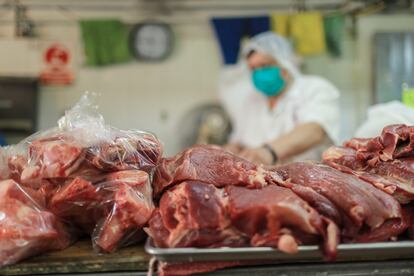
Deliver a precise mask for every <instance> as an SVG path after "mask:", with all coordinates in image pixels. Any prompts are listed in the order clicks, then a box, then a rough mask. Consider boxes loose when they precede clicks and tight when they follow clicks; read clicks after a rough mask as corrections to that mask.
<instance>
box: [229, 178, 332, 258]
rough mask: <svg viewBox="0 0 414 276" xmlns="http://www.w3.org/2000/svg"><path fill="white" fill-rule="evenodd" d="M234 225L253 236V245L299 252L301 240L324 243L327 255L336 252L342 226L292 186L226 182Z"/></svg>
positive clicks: (310, 242) (251, 238)
mask: <svg viewBox="0 0 414 276" xmlns="http://www.w3.org/2000/svg"><path fill="white" fill-rule="evenodd" d="M225 190H226V193H227V194H228V197H229V204H228V205H229V209H230V216H231V221H232V225H234V226H235V227H236V228H237V229H238V230H239V231H241V232H242V233H244V234H246V235H247V236H248V237H249V238H250V244H251V246H272V247H276V248H278V249H279V250H281V251H284V252H286V253H296V252H297V246H298V245H300V244H315V243H321V244H323V246H322V248H323V249H324V252H325V255H326V257H327V259H329V260H333V259H335V256H336V246H337V245H338V243H339V229H338V228H337V226H336V225H335V224H334V223H333V222H332V221H331V220H329V219H326V218H324V217H322V216H321V215H319V213H318V212H317V211H315V210H314V209H313V208H311V207H310V206H309V205H308V203H307V202H306V201H304V200H302V199H301V198H300V197H298V196H297V195H296V194H294V193H293V192H292V191H290V190H289V189H286V188H283V187H279V186H276V185H269V186H267V187H264V188H262V189H246V188H244V187H236V186H227V187H226V188H225Z"/></svg>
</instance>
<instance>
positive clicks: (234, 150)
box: [223, 144, 243, 155]
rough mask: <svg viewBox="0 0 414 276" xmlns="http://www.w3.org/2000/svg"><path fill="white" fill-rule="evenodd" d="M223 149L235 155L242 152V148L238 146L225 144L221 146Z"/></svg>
mask: <svg viewBox="0 0 414 276" xmlns="http://www.w3.org/2000/svg"><path fill="white" fill-rule="evenodd" d="M223 149H225V150H227V151H229V152H231V153H233V154H235V155H239V154H240V152H241V151H242V150H243V146H242V145H240V144H227V145H224V146H223Z"/></svg>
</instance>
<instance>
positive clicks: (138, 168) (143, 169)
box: [0, 93, 162, 252]
mask: <svg viewBox="0 0 414 276" xmlns="http://www.w3.org/2000/svg"><path fill="white" fill-rule="evenodd" d="M94 96H95V95H94V94H90V93H86V94H85V95H84V96H83V97H82V98H81V100H80V101H79V102H78V103H77V104H76V105H75V106H74V107H73V108H72V109H70V110H68V111H67V112H66V113H65V116H64V117H62V118H61V119H60V120H59V122H58V126H57V127H55V128H52V129H49V130H46V131H41V132H38V133H36V134H34V135H32V136H30V137H28V138H27V139H25V140H24V141H22V142H21V143H19V144H17V145H15V146H11V147H8V148H6V149H5V150H4V151H3V154H2V160H3V164H2V165H1V167H0V169H1V178H2V179H8V178H10V179H13V180H14V181H17V182H18V183H20V184H21V186H22V187H24V188H28V189H32V190H34V191H36V193H37V194H40V195H41V196H42V197H43V199H44V204H45V207H46V208H47V210H49V211H50V212H51V213H53V214H54V215H56V216H57V217H58V218H59V219H63V220H65V221H70V222H71V224H72V226H74V227H75V228H76V229H77V230H80V231H81V232H83V233H85V234H88V235H91V237H92V242H93V246H94V247H95V249H97V250H98V251H100V252H112V251H114V250H116V249H117V248H119V247H122V246H125V245H128V244H131V243H134V242H136V241H138V240H139V239H140V238H141V237H142V228H143V227H144V226H145V225H146V224H147V222H148V220H149V218H150V216H151V214H152V212H153V209H154V205H153V202H152V187H151V183H150V180H151V179H152V174H153V171H154V169H155V167H156V166H157V164H158V162H159V160H160V159H161V156H162V145H161V143H160V142H159V141H158V139H157V138H156V137H155V136H154V135H153V134H150V133H147V132H143V131H139V130H120V129H117V128H114V127H112V126H109V125H107V124H106V123H105V121H104V119H103V117H102V115H101V114H99V113H98V111H97V106H96V105H94V103H93V102H94V99H93V98H94Z"/></svg>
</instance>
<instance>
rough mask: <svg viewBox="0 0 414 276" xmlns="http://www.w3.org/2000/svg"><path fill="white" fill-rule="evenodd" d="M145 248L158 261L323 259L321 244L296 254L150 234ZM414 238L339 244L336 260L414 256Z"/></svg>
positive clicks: (393, 258)
mask: <svg viewBox="0 0 414 276" xmlns="http://www.w3.org/2000/svg"><path fill="white" fill-rule="evenodd" d="M145 251H146V252H147V253H148V254H150V255H152V256H154V257H155V258H156V259H157V260H159V261H170V262H195V261H234V260H263V261H265V260H266V261H271V262H272V263H274V262H276V263H289V262H323V256H322V254H321V251H320V250H319V248H318V246H316V245H304V246H299V252H298V253H297V254H286V253H283V252H281V251H279V250H277V249H274V248H271V247H237V248H230V247H219V248H158V247H155V246H154V245H153V241H152V239H151V238H148V240H147V242H146V244H145ZM413 258H414V241H398V242H379V243H359V244H340V245H339V246H338V256H337V261H378V260H395V259H413Z"/></svg>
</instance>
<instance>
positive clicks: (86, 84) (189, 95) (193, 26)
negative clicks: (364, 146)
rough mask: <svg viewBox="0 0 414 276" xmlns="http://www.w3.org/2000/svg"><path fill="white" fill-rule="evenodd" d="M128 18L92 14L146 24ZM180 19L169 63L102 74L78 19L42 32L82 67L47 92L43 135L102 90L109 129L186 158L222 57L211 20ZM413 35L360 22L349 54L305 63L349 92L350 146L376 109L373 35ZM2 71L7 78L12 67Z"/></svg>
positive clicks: (396, 23)
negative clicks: (185, 146) (133, 131)
mask: <svg viewBox="0 0 414 276" xmlns="http://www.w3.org/2000/svg"><path fill="white" fill-rule="evenodd" d="M124 13H125V14H119V13H117V14H112V13H108V14H107V15H103V14H102V12H99V13H96V14H95V13H93V12H92V11H91V12H90V15H88V16H92V17H101V16H110V17H114V16H116V17H119V18H120V19H121V20H124V21H128V22H134V21H136V22H138V21H139V20H138V19H134V16H133V15H131V14H130V13H129V12H124ZM126 13H128V14H126ZM33 16H38V17H39V18H43V19H44V18H46V19H54V18H61V17H62V14H60V13H57V12H56V13H52V12H47V13H46V12H40V11H38V12H36V14H33ZM6 17H7V15H5V16H4V17H3V18H6ZM179 18H180V20H178V21H177V22H172V27H173V29H174V32H175V35H176V45H175V49H174V51H173V54H172V55H171V56H170V58H168V59H167V60H165V61H163V62H161V63H154V64H151V63H142V62H135V61H133V62H130V63H125V64H120V65H113V66H107V67H102V68H93V67H87V66H83V65H82V46H81V45H82V44H81V38H80V30H79V28H78V25H77V23H76V20H75V19H74V20H73V21H70V20H67V22H66V23H59V24H55V23H54V22H53V20H51V21H50V23H47V21H44V22H43V23H42V24H41V25H39V26H38V27H37V31H38V34H39V36H40V37H44V38H48V39H56V40H65V41H71V42H73V43H74V45H76V46H75V55H76V57H77V63H78V66H76V80H75V82H74V84H73V85H71V86H67V87H42V88H41V91H40V102H39V104H40V108H39V114H38V116H39V128H40V129H46V128H49V127H52V126H54V125H55V124H56V121H57V119H58V118H59V117H60V116H62V115H63V113H64V110H65V109H67V108H69V107H70V106H72V105H73V104H74V103H75V102H76V101H77V100H78V99H79V97H80V96H81V95H82V94H83V93H84V91H86V90H87V91H95V92H98V93H100V94H101V97H100V99H99V105H100V111H101V112H102V114H103V115H104V117H105V119H106V120H107V122H108V123H110V124H112V125H114V126H117V127H119V128H137V129H142V130H149V131H151V132H154V133H156V134H157V135H158V136H159V138H160V139H161V140H162V141H163V143H164V145H165V148H166V153H167V154H174V153H176V152H177V151H179V150H180V148H179V144H180V143H179V141H178V135H177V134H178V133H179V132H180V129H182V128H184V127H185V126H183V125H181V124H180V122H181V118H182V117H183V116H185V113H186V112H187V111H188V110H190V109H191V108H193V107H195V106H196V105H200V104H203V103H208V102H215V101H217V100H218V99H217V81H218V76H219V73H220V68H221V55H220V51H219V48H218V44H217V41H216V39H215V36H214V32H213V30H212V29H211V26H210V23H209V20H208V17H206V16H204V17H202V16H200V17H197V16H195V15H193V18H194V20H192V19H191V18H186V17H185V16H184V15H180V17H179ZM181 19H182V20H181ZM45 22H46V23H45ZM410 29H411V30H414V18H413V17H412V16H411V17H410V16H400V15H375V16H365V17H360V18H359V19H358V23H357V30H356V33H357V35H356V36H351V35H350V34H349V33H346V35H345V37H344V54H343V56H342V57H341V58H340V59H335V58H332V57H330V56H329V55H327V54H322V55H318V56H314V57H307V58H305V59H304V71H305V72H306V73H309V74H315V75H320V76H323V77H325V78H327V79H328V80H330V81H331V82H332V83H333V84H334V85H336V86H337V87H338V88H339V90H340V91H341V114H342V120H341V127H342V135H341V137H342V139H347V138H349V137H351V136H352V135H353V132H354V130H355V128H356V127H357V126H358V124H359V123H360V122H361V121H362V120H363V119H364V117H365V112H366V109H367V107H368V106H369V105H370V104H371V103H372V102H371V98H372V97H371V95H372V94H371V93H372V87H371V71H370V70H371V62H372V59H371V54H372V52H371V48H372V44H371V43H372V36H373V34H374V33H375V32H376V31H382V30H396V31H402V30H410ZM12 35H13V26H12V25H11V24H2V25H1V26H0V41H1V40H2V39H10V37H11V36H12ZM16 51H17V50H16ZM9 52H10V49H9ZM16 54H17V53H16ZM0 58H2V57H1V49H0ZM3 66H4V65H3ZM0 69H2V70H0V71H1V72H3V73H4V71H5V70H4V68H0ZM6 71H7V70H6Z"/></svg>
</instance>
